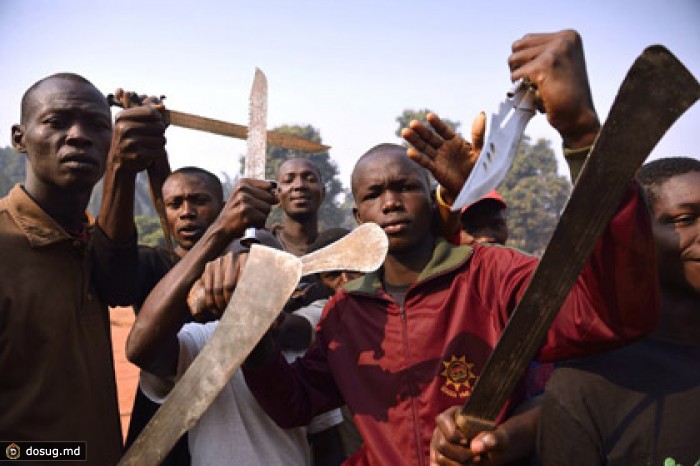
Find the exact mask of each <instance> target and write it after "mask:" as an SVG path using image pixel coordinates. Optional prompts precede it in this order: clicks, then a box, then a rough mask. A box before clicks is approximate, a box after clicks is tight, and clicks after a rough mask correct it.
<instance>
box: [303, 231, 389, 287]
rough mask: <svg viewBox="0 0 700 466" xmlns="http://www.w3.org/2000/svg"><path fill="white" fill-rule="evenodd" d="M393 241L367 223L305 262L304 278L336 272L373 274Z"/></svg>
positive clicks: (304, 257) (304, 258)
mask: <svg viewBox="0 0 700 466" xmlns="http://www.w3.org/2000/svg"><path fill="white" fill-rule="evenodd" d="M388 250H389V240H388V238H387V237H386V233H384V230H382V228H381V227H380V226H379V225H377V224H376V223H363V224H362V225H360V226H359V227H357V228H355V229H354V230H353V231H352V232H350V233H348V234H347V235H345V236H344V237H342V238H341V239H339V240H338V241H336V242H334V243H331V244H329V245H328V246H326V247H324V248H321V249H319V250H318V251H314V252H312V253H310V254H307V255H305V256H303V257H302V258H301V264H302V269H301V270H302V275H310V274H313V273H319V272H329V271H332V270H347V271H352V272H363V273H367V272H372V271H373V270H377V269H378V268H379V267H381V265H382V264H383V263H384V259H385V258H386V253H387V251H388Z"/></svg>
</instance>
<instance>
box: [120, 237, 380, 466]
mask: <svg viewBox="0 0 700 466" xmlns="http://www.w3.org/2000/svg"><path fill="white" fill-rule="evenodd" d="M355 231H359V233H354V234H353V233H350V234H348V235H346V236H345V237H344V238H342V239H340V240H338V241H336V242H335V243H333V244H331V245H329V246H326V247H325V248H323V249H319V250H318V251H316V252H314V253H312V254H309V255H308V257H307V258H306V259H304V258H303V257H302V258H298V257H296V256H293V255H292V254H289V253H287V252H284V251H279V250H277V249H273V248H268V247H265V246H262V245H259V244H253V245H252V246H251V248H250V253H249V256H248V260H247V262H246V265H245V268H244V269H243V272H242V274H241V278H240V281H239V282H238V284H237V286H236V289H235V290H234V292H233V296H232V297H231V300H230V301H229V303H228V305H227V306H226V310H225V311H224V314H223V316H222V317H221V320H220V321H219V325H218V326H217V328H216V331H215V332H214V334H213V335H212V336H211V338H210V339H209V341H208V342H207V344H206V345H205V346H204V348H203V349H202V351H201V352H200V353H199V355H198V356H197V358H195V360H194V361H193V362H192V364H191V365H190V367H189V368H188V369H187V371H186V372H185V374H184V375H183V376H182V378H181V379H180V380H179V381H178V383H177V384H176V385H175V387H173V389H172V390H171V392H170V394H169V395H168V397H167V398H166V400H165V402H164V403H163V405H162V406H161V407H160V409H159V410H158V411H157V412H156V414H155V416H153V418H151V420H150V422H149V423H148V424H147V425H146V427H145V428H144V429H143V431H142V432H141V434H140V435H139V436H138V438H137V439H136V441H135V442H134V444H133V445H132V446H131V448H130V449H129V450H128V451H127V452H126V454H125V455H124V457H123V458H122V459H121V461H120V462H119V465H133V466H155V465H157V464H160V463H161V461H163V459H164V458H165V456H166V455H167V454H168V452H169V451H170V450H171V449H172V447H173V445H175V442H177V440H178V439H179V438H180V437H181V436H182V435H183V434H184V433H185V432H187V431H188V430H189V429H190V428H192V426H194V424H195V423H196V422H197V420H198V419H199V418H200V417H201V416H202V414H204V412H205V411H206V410H207V408H209V406H210V405H211V403H212V402H213V401H214V399H216V397H217V396H218V395H219V392H220V391H221V390H222V389H223V388H224V386H225V385H226V384H227V383H228V381H229V380H230V379H231V377H232V376H233V374H234V372H235V371H236V369H238V367H240V365H241V364H242V363H243V361H244V360H245V358H246V357H247V356H248V354H249V353H250V352H251V351H252V350H253V348H254V347H255V345H256V344H257V342H258V341H259V340H260V339H261V338H262V336H263V334H264V333H265V331H267V329H268V328H269V327H270V325H271V324H272V322H273V321H274V320H275V318H277V316H278V315H279V313H280V311H281V309H282V308H283V307H284V304H285V302H286V301H287V299H288V298H289V296H290V295H291V294H292V291H294V288H295V287H296V285H297V283H298V282H299V279H300V278H301V276H302V274H303V273H307V274H308V273H316V272H321V271H326V270H358V271H362V272H370V271H372V270H376V269H377V268H379V267H380V266H381V264H382V263H383V262H384V258H385V257H386V252H387V249H388V244H389V242H388V239H387V237H386V234H385V233H384V231H383V230H382V229H381V228H380V227H379V226H378V225H376V224H364V225H362V226H361V227H358V228H357V229H356V230H355ZM348 238H349V239H348ZM304 264H306V265H304ZM270 283H273V284H274V286H265V284H270ZM261 285H262V286H261Z"/></svg>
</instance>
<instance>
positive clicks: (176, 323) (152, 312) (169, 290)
mask: <svg viewBox="0 0 700 466" xmlns="http://www.w3.org/2000/svg"><path fill="white" fill-rule="evenodd" d="M275 202H276V198H275V196H274V194H273V192H272V184H271V183H269V182H267V181H259V180H241V181H240V182H239V184H238V185H237V186H236V188H235V189H234V192H233V194H232V195H231V198H230V199H229V200H228V202H227V203H226V205H225V206H224V209H223V210H222V212H221V214H219V217H217V219H216V220H215V221H214V223H213V224H212V225H211V226H210V227H209V229H207V231H206V232H205V233H204V235H203V236H202V238H201V239H200V240H199V241H198V242H197V243H196V244H195V246H194V247H193V248H192V249H191V250H190V251H189V252H188V253H187V254H186V255H185V257H184V258H183V259H182V260H181V261H180V262H179V263H178V264H177V265H176V266H175V267H174V268H173V269H172V270H171V271H170V272H169V273H168V274H167V275H166V276H165V277H163V279H162V280H161V281H160V282H159V283H158V285H156V287H155V288H154V289H153V290H152V291H151V293H150V294H149V295H148V297H147V298H146V301H145V302H144V304H143V307H142V308H141V312H140V313H139V315H138V317H137V319H136V322H135V323H134V327H133V328H132V330H131V333H130V334H129V339H128V341H127V357H128V359H129V360H130V361H131V362H133V363H134V364H137V365H138V366H139V367H142V368H143V369H146V370H148V371H149V372H152V373H154V374H157V375H174V374H175V370H176V367H177V355H178V342H177V332H178V331H179V330H180V328H181V327H182V325H183V324H184V322H185V321H186V320H187V319H189V317H190V314H189V313H190V311H189V307H188V306H187V301H186V300H187V295H188V293H189V291H190V288H191V287H192V284H193V283H194V282H195V281H196V280H197V279H199V278H200V277H202V279H203V281H205V282H207V287H206V288H207V289H208V290H210V291H211V290H213V289H214V288H215V286H214V285H211V283H210V282H209V280H213V279H214V278H213V277H214V276H215V275H216V274H213V273H211V274H204V272H205V269H206V268H207V267H210V268H212V267H213V265H209V266H207V263H208V262H210V261H213V260H215V259H216V258H217V257H218V256H219V254H221V252H222V251H223V250H224V249H225V248H226V246H228V244H229V243H230V242H231V241H232V240H233V239H234V238H236V237H239V236H240V235H241V234H242V233H243V231H244V230H245V229H246V228H247V227H248V226H254V227H262V226H263V225H264V224H265V219H266V218H267V215H268V213H269V211H270V208H271V206H272V205H273V204H274V203H275ZM221 260H222V261H224V263H223V264H220V265H223V266H224V267H229V269H228V270H230V274H229V275H228V277H229V278H230V279H231V280H232V281H235V279H236V277H237V270H238V266H239V263H238V261H237V260H235V259H234V258H233V257H232V256H230V255H229V256H224V257H223V258H222V259H221ZM231 292H232V287H228V288H226V287H224V285H223V284H221V285H220V286H218V287H216V292H214V293H213V294H212V293H211V292H210V293H209V294H208V295H207V303H208V306H213V308H217V307H218V308H221V306H223V308H225V303H226V302H227V300H228V298H230V295H231Z"/></svg>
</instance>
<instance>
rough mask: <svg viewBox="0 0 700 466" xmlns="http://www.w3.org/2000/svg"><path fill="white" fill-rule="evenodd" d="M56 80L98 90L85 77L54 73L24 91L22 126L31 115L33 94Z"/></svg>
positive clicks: (21, 114) (21, 112) (21, 113)
mask: <svg viewBox="0 0 700 466" xmlns="http://www.w3.org/2000/svg"><path fill="white" fill-rule="evenodd" d="M54 79H63V80H66V81H73V82H77V83H81V84H88V85H90V86H92V87H94V88H95V90H97V88H96V87H95V85H94V84H92V83H91V82H90V81H88V80H87V79H85V78H84V77H82V76H80V75H79V74H75V73H54V74H52V75H51V76H47V77H45V78H42V79H40V80H38V81H37V82H35V83H34V84H32V85H31V86H29V89H27V90H26V91H24V94H23V95H22V101H21V104H20V114H19V120H20V122H21V123H22V124H24V123H26V118H27V116H28V115H29V111H30V110H29V105H30V103H31V98H32V94H34V92H35V91H36V90H37V89H39V88H40V87H41V86H42V85H43V84H44V83H45V82H47V81H52V80H54ZM98 92H99V91H98ZM105 105H107V106H108V107H109V105H108V104H107V99H106V98H105Z"/></svg>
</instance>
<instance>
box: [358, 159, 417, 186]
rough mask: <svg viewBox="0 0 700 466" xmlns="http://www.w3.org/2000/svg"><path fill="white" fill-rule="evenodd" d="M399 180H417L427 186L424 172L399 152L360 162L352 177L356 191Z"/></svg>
mask: <svg viewBox="0 0 700 466" xmlns="http://www.w3.org/2000/svg"><path fill="white" fill-rule="evenodd" d="M400 179H418V180H420V181H421V182H425V184H426V186H427V184H428V180H427V174H426V172H425V170H424V169H423V168H422V167H421V166H420V165H418V164H417V163H415V162H414V161H412V160H411V159H410V158H408V156H407V155H406V154H405V153H403V152H400V151H386V152H380V153H378V154H374V155H371V156H369V157H367V158H364V159H362V160H360V161H359V162H358V164H357V165H356V166H355V170H354V172H353V176H352V181H353V186H354V189H356V190H358V189H362V188H366V187H368V186H371V185H376V184H384V183H387V182H391V181H395V180H400Z"/></svg>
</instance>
